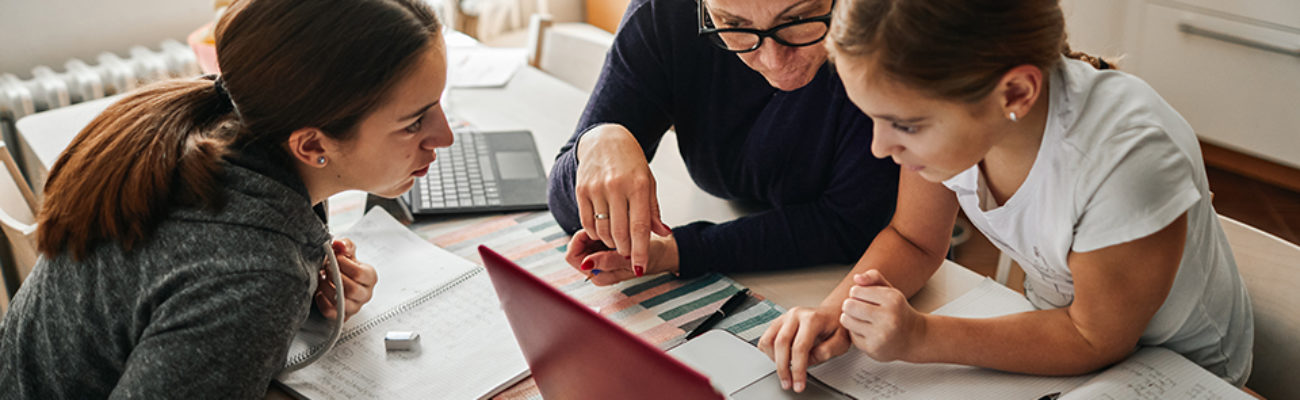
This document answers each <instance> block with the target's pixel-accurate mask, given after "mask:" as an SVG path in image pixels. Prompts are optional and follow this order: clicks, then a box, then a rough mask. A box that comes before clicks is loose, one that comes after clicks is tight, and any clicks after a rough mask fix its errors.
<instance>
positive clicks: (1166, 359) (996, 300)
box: [809, 278, 1251, 400]
mask: <svg viewBox="0 0 1300 400" xmlns="http://www.w3.org/2000/svg"><path fill="white" fill-rule="evenodd" d="M1033 309H1034V308H1033V306H1032V305H1030V304H1029V301H1028V300H1026V299H1025V298H1024V296H1022V295H1021V294H1019V293H1016V292H1014V291H1012V290H1010V289H1008V288H1006V287H1005V286H1002V285H999V284H998V283H996V282H994V281H992V280H990V279H987V278H985V280H984V282H981V283H980V285H979V286H977V287H976V288H975V289H972V290H971V291H970V292H967V293H966V294H964V295H962V296H961V297H958V298H957V299H956V300H953V301H952V302H950V303H948V304H946V305H944V306H943V307H940V308H939V309H938V310H935V312H934V313H935V314H943V315H950V316H956V317H966V318H987V317H994V316H999V315H1006V314H1011V313H1017V312H1023V311H1030V310H1033ZM809 373H810V374H811V375H812V376H814V377H816V378H817V379H819V380H821V381H822V382H824V383H826V384H827V385H829V386H831V387H834V388H835V389H837V390H839V391H841V392H843V393H844V394H847V395H850V396H852V397H855V398H858V399H955V398H960V399H971V400H981V399H989V400H995V399H996V400H1002V399H1039V398H1042V397H1043V396H1048V397H1049V398H1056V397H1055V396H1053V395H1059V396H1060V397H1059V400H1068V399H1206V400H1208V399H1250V398H1251V397H1250V396H1248V395H1247V394H1246V393H1245V392H1243V391H1241V390H1240V389H1238V388H1236V387H1233V386H1232V385H1229V384H1228V383H1227V382H1226V381H1224V380H1223V379H1221V378H1219V377H1218V376H1215V375H1214V374H1211V373H1210V372H1209V371H1206V370H1205V369H1203V368H1201V367H1200V366H1199V365H1196V364H1195V363H1192V362H1191V361H1189V360H1187V359H1186V358H1184V357H1183V356H1181V355H1179V354H1178V353H1175V352H1173V351H1171V350H1168V349H1164V348H1159V347H1149V348H1143V349H1140V350H1139V351H1138V352H1137V353H1135V354H1133V355H1132V356H1130V357H1129V358H1128V359H1125V360H1124V361H1122V362H1120V363H1119V364H1116V365H1114V366H1112V367H1110V368H1109V369H1106V370H1104V371H1102V372H1099V373H1096V374H1092V375H1084V376H1077V377H1041V376H1031V375H1022V374H1013V373H1006V372H999V371H993V370H989V369H984V368H976V367H969V366H961V365H950V364H911V363H906V362H889V363H882V362H878V361H875V360H872V359H871V358H870V357H868V356H866V355H865V354H863V353H861V352H858V351H854V350H850V351H849V353H848V354H845V355H843V356H841V357H837V358H835V359H832V360H830V361H828V362H826V363H823V364H821V365H818V366H815V367H813V368H811V369H810V370H809Z"/></svg>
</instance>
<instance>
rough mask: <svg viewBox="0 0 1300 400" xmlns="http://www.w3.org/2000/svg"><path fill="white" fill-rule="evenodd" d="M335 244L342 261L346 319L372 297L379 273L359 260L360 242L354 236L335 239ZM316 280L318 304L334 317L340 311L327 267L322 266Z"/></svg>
mask: <svg viewBox="0 0 1300 400" xmlns="http://www.w3.org/2000/svg"><path fill="white" fill-rule="evenodd" d="M333 248H334V257H335V258H337V259H338V261H339V275H341V278H342V279H343V296H344V298H343V300H344V304H343V311H344V313H345V314H344V319H347V318H351V317H352V316H353V315H356V313H357V311H361V306H362V305H363V304H366V302H368V301H370V296H371V295H372V294H373V293H374V288H375V283H378V282H379V275H378V274H377V273H375V268H374V267H371V266H370V264H366V263H363V262H360V261H357V245H356V244H354V243H352V240H349V239H339V240H335V241H334V245H333ZM317 280H318V283H317V285H316V308H318V309H320V312H321V314H322V315H324V316H325V318H331V319H332V318H334V317H335V316H336V315H338V314H337V313H338V308H337V307H335V306H334V293H335V288H334V281H333V279H332V278H330V276H329V274H328V273H327V272H326V270H325V269H321V271H320V274H319V275H318V276H317Z"/></svg>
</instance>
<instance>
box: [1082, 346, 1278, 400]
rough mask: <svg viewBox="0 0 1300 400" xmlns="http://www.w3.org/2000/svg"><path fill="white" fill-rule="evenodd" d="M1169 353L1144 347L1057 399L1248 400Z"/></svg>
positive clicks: (1164, 350)
mask: <svg viewBox="0 0 1300 400" xmlns="http://www.w3.org/2000/svg"><path fill="white" fill-rule="evenodd" d="M1252 398H1253V397H1250V396H1249V395H1247V394H1246V392H1243V391H1241V390H1240V389H1237V388H1236V387H1233V386H1232V385H1229V384H1228V382H1227V381H1224V380H1223V379H1222V378H1219V377H1218V376H1215V375H1214V374H1211V373H1210V371H1206V370H1205V369H1203V368H1201V367H1200V366H1198V365H1196V364H1194V363H1192V362H1191V361H1189V360H1187V359H1186V358H1183V356H1181V355H1179V354H1178V353H1175V352H1173V351H1172V350H1169V349H1165V348H1161V347H1146V348H1143V349H1141V350H1138V352H1137V353H1136V354H1133V355H1132V356H1130V357H1129V358H1128V359H1127V360H1124V362H1122V363H1119V364H1116V365H1115V366H1113V367H1110V368H1109V369H1107V370H1106V371H1104V372H1102V373H1100V374H1098V375H1097V377H1095V378H1093V379H1092V380H1090V381H1088V382H1087V383H1084V384H1083V385H1082V386H1079V387H1078V388H1077V389H1074V390H1072V391H1070V392H1069V393H1067V394H1066V395H1065V396H1063V397H1061V400H1079V399H1098V400H1100V399H1115V400H1118V399H1134V400H1156V399H1188V400H1220V399H1252Z"/></svg>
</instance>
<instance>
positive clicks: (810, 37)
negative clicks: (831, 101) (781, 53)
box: [698, 0, 835, 53]
mask: <svg viewBox="0 0 1300 400" xmlns="http://www.w3.org/2000/svg"><path fill="white" fill-rule="evenodd" d="M705 1H706V0H699V3H700V8H699V10H698V12H699V17H700V25H699V28H700V36H706V37H708V38H709V41H711V42H713V44H715V45H717V46H718V48H721V49H723V50H726V51H730V52H733V53H748V52H751V51H754V50H758V48H759V47H762V46H763V38H769V37H770V38H772V40H775V41H776V42H777V43H780V44H782V45H785V46H789V47H803V46H809V45H812V44H814V43H817V42H820V41H822V39H825V38H826V33H827V32H829V31H830V28H831V13H826V15H821V16H816V17H812V18H807V19H801V20H798V21H790V22H786V23H784V24H780V25H777V26H774V27H772V28H770V29H768V30H758V29H749V28H721V29H719V28H717V27H715V25H714V24H713V20H712V19H711V18H709V13H708V11H707V10H705V9H704V2H705ZM831 6H832V7H834V6H835V2H831Z"/></svg>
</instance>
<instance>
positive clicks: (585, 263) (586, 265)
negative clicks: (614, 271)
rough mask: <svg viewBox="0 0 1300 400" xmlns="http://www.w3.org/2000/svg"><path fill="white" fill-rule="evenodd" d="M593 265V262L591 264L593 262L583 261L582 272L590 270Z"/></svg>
mask: <svg viewBox="0 0 1300 400" xmlns="http://www.w3.org/2000/svg"><path fill="white" fill-rule="evenodd" d="M593 264H595V262H593V261H591V260H587V261H583V262H582V270H583V271H586V270H589V269H591V267H593V266H594V265H593Z"/></svg>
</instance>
